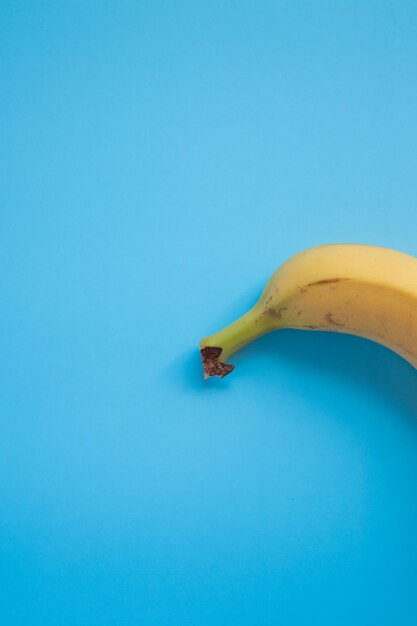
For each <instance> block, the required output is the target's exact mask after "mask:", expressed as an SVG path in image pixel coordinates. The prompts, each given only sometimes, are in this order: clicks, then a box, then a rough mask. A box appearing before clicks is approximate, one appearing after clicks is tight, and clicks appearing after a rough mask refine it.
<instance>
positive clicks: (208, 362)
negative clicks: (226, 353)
mask: <svg viewBox="0 0 417 626" xmlns="http://www.w3.org/2000/svg"><path fill="white" fill-rule="evenodd" d="M222 351H223V348H217V347H213V346H205V347H204V348H201V349H200V352H201V360H202V362H203V369H204V379H207V378H211V377H212V376H219V377H220V378H224V377H225V376H227V375H228V374H230V372H232V371H233V370H234V369H235V366H234V365H230V363H223V362H222V361H219V356H220V355H221V353H222Z"/></svg>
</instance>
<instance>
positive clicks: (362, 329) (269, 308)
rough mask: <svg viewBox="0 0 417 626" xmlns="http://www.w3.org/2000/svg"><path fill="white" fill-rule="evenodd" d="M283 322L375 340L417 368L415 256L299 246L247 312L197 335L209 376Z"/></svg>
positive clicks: (340, 246)
mask: <svg viewBox="0 0 417 626" xmlns="http://www.w3.org/2000/svg"><path fill="white" fill-rule="evenodd" d="M280 328H298V329H304V330H326V331H333V332H338V333H348V334H351V335H358V336H360V337H365V338H366V339H370V340H372V341H376V342H377V343H380V344H382V345H384V346H386V347H387V348H389V349H391V350H393V351H394V352H396V353H397V354H400V355H401V356H402V357H403V358H404V359H406V360H407V361H409V362H410V363H411V364H412V365H413V366H414V367H415V368H417V259H416V258H414V257H412V256H409V255H408V254H404V253H402V252H397V251H395V250H390V249H389V248H382V247H377V246H368V245H357V244H332V245H323V246H317V247H315V248H310V249H308V250H305V251H304V252H301V253H299V254H297V255H295V256H293V257H292V258H290V259H289V260H288V261H287V262H286V263H284V264H283V265H282V266H281V267H279V268H278V270H277V271H276V272H275V273H274V274H273V275H272V277H271V278H270V280H269V282H268V284H267V285H266V287H265V289H264V291H263V293H262V295H261V297H260V299H259V300H258V302H257V303H256V304H255V306H254V307H253V308H252V309H251V310H250V311H248V313H246V314H245V315H244V316H243V317H241V318H240V319H238V320H237V321H236V322H234V323H233V324H230V325H229V326H227V327H226V328H224V329H223V330H220V331H219V332H217V333H215V334H214V335H211V336H209V337H205V338H204V339H202V340H201V342H200V349H201V357H202V361H203V367H204V377H205V378H209V377H210V376H220V377H221V378H223V377H224V376H226V375H227V374H229V373H230V372H231V371H232V370H233V369H234V366H233V365H230V364H228V363H226V359H228V357H229V356H230V355H231V354H233V353H234V352H236V351H237V350H240V348H242V347H243V346H244V345H246V344H247V343H249V342H250V341H252V340H253V339H256V338H257V337H260V336H261V335H264V334H265V333H268V332H270V331H272V330H277V329H280Z"/></svg>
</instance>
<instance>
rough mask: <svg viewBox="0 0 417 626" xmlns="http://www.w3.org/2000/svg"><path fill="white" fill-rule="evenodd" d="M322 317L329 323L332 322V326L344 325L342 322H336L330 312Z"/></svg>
mask: <svg viewBox="0 0 417 626" xmlns="http://www.w3.org/2000/svg"><path fill="white" fill-rule="evenodd" d="M324 319H325V320H326V322H329V324H333V326H346V324H344V323H343V322H337V321H336V320H335V319H334V317H333V315H332V314H331V313H326V315H325V316H324Z"/></svg>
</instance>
